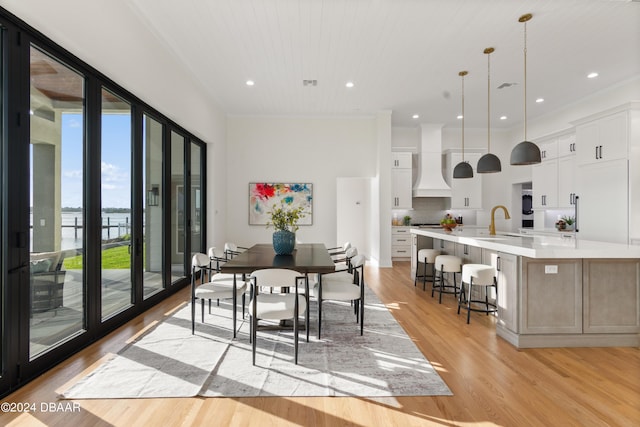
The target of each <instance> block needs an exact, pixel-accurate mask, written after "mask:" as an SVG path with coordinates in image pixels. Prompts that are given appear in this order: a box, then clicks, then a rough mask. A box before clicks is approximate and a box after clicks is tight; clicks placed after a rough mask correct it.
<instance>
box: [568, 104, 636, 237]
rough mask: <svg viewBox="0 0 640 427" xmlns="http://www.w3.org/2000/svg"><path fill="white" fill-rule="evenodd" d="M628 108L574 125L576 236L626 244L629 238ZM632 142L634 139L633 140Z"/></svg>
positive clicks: (633, 166) (632, 165)
mask: <svg viewBox="0 0 640 427" xmlns="http://www.w3.org/2000/svg"><path fill="white" fill-rule="evenodd" d="M629 114H630V113H629V111H621V112H617V113H612V114H608V115H604V116H600V117H597V118H594V119H592V120H590V121H585V122H582V123H579V124H578V125H577V126H576V146H577V147H578V153H577V166H576V170H577V173H576V182H575V184H576V190H577V191H576V193H577V195H578V196H579V199H578V208H577V214H578V215H577V216H578V218H577V219H578V221H577V228H578V230H579V234H578V237H580V238H583V239H589V240H600V241H606V242H616V243H627V242H628V240H629V196H630V193H629V166H631V167H632V168H635V167H637V166H636V165H634V164H633V163H631V164H630V163H629V160H628V152H629V150H628V142H629V138H628V136H629V133H630V128H629ZM632 143H633V141H632Z"/></svg>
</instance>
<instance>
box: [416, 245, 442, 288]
mask: <svg viewBox="0 0 640 427" xmlns="http://www.w3.org/2000/svg"><path fill="white" fill-rule="evenodd" d="M438 255H440V251H437V250H435V249H420V250H419V251H418V262H417V264H416V277H415V278H414V279H413V286H416V284H417V282H418V279H422V290H423V291H425V290H426V289H427V278H430V279H431V281H432V282H433V281H434V280H435V275H436V271H435V264H434V263H435V262H436V257H437V256H438ZM420 264H424V270H423V272H424V273H423V274H422V275H420V274H419V272H420ZM427 264H431V276H427Z"/></svg>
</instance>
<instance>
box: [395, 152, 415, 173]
mask: <svg viewBox="0 0 640 427" xmlns="http://www.w3.org/2000/svg"><path fill="white" fill-rule="evenodd" d="M391 161H392V163H391V167H392V168H393V169H411V167H412V164H411V153H410V152H393V153H391Z"/></svg>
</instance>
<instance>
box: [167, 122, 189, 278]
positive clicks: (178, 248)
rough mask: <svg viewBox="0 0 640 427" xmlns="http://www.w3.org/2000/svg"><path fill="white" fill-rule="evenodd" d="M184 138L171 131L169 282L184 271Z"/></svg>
mask: <svg viewBox="0 0 640 427" xmlns="http://www.w3.org/2000/svg"><path fill="white" fill-rule="evenodd" d="M184 155H185V138H184V137H183V136H181V135H180V134H178V133H176V132H173V131H172V132H171V282H172V283H173V282H175V281H176V280H178V279H180V278H181V277H186V273H185V253H187V254H188V253H189V251H188V250H186V237H187V234H186V233H187V228H186V225H187V212H185V207H186V202H187V198H186V194H185V191H186V190H187V188H186V186H185V179H184V175H185V173H184V159H185V157H184Z"/></svg>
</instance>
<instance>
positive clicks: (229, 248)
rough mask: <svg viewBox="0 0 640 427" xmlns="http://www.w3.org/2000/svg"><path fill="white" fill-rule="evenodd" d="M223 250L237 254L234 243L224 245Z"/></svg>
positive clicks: (236, 247)
mask: <svg viewBox="0 0 640 427" xmlns="http://www.w3.org/2000/svg"><path fill="white" fill-rule="evenodd" d="M224 250H225V252H226V251H233V252H237V251H238V245H236V244H235V243H231V242H227V243H225V244H224Z"/></svg>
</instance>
